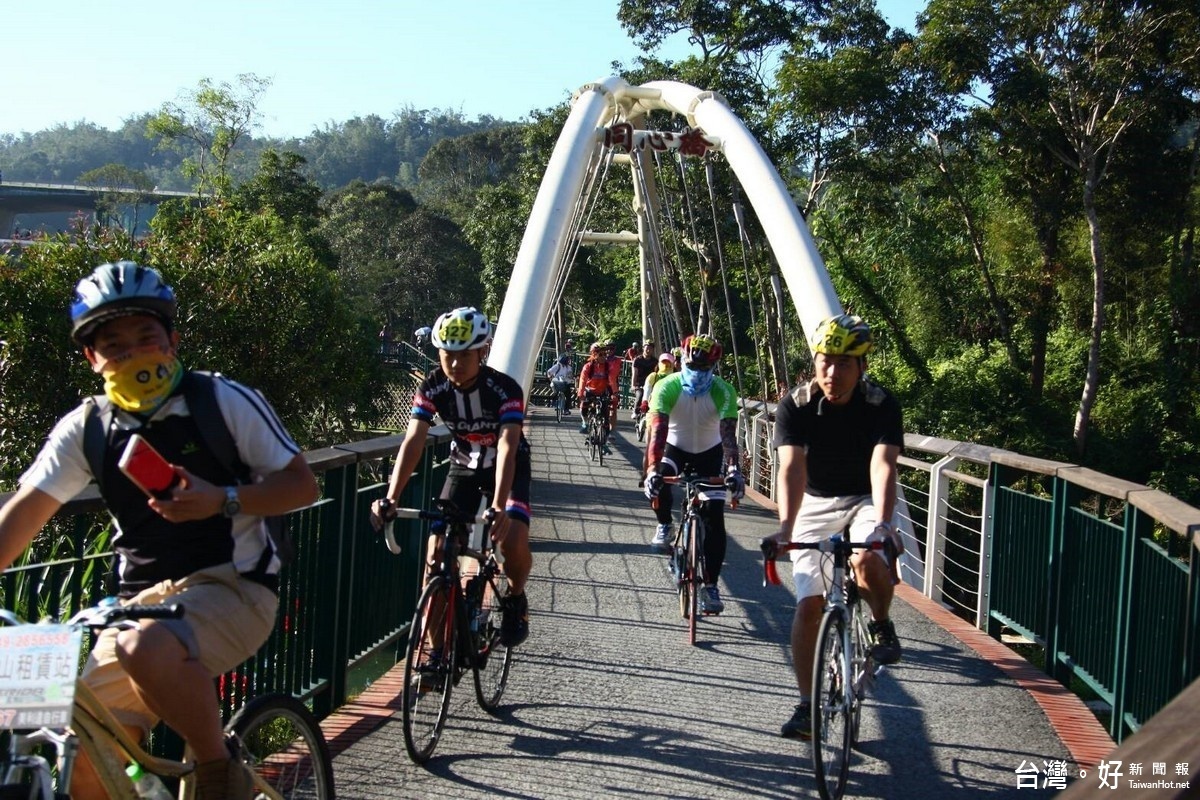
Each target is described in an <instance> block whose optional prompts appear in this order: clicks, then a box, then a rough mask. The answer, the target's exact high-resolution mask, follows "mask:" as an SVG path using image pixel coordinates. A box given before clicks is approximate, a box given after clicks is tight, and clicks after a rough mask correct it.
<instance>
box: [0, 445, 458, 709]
mask: <svg viewBox="0 0 1200 800" xmlns="http://www.w3.org/2000/svg"><path fill="white" fill-rule="evenodd" d="M403 438H404V437H403V436H387V437H382V438H378V439H372V440H370V441H365V442H358V443H352V444H346V445H340V446H337V447H330V448H326V449H323V450H317V451H312V452H309V453H306V454H305V455H306V457H307V459H308V462H309V465H310V466H311V467H312V468H313V471H314V472H316V473H317V475H318V477H319V478H320V480H321V483H322V486H323V489H322V496H321V499H320V500H318V501H317V502H316V503H315V504H313V505H312V506H310V507H308V508H305V509H302V510H299V511H296V512H293V513H292V514H289V515H288V516H287V523H288V530H289V531H290V533H291V535H292V537H293V539H294V541H295V544H296V552H297V556H296V560H295V561H294V562H293V563H292V564H290V565H289V566H288V567H287V568H286V570H285V571H284V573H283V576H282V580H281V585H280V592H279V619H278V622H277V624H276V627H275V630H274V632H273V633H272V634H271V636H270V638H269V639H268V640H267V642H266V643H265V644H264V645H263V647H262V648H261V649H260V650H259V652H258V653H257V654H256V655H255V656H254V657H253V658H251V659H249V660H247V661H246V662H245V663H243V664H241V665H239V666H238V667H237V668H236V669H234V670H231V671H230V672H229V673H227V674H226V675H224V676H222V677H221V679H220V680H219V689H220V692H221V697H222V705H223V710H224V711H225V713H227V714H228V713H231V712H232V711H233V710H235V709H236V708H238V707H239V706H240V705H241V704H242V703H243V702H245V700H246V699H247V698H248V697H252V696H255V695H258V694H263V693H268V692H286V693H289V694H293V695H295V696H297V697H300V698H302V699H304V700H306V701H308V702H309V703H310V705H311V706H312V708H313V711H314V713H315V714H316V715H317V717H318V718H324V717H325V716H326V715H328V714H329V713H330V712H331V711H333V710H334V709H336V708H338V707H339V706H341V705H343V704H344V703H345V702H346V700H347V697H348V693H349V691H350V683H349V679H350V674H351V671H352V669H353V668H354V667H355V666H356V665H358V664H360V663H363V662H365V661H366V660H367V659H369V658H371V657H372V656H374V655H376V654H379V653H388V652H389V651H390V652H391V653H394V652H396V651H398V650H399V647H400V643H401V642H402V641H403V637H404V634H405V632H406V631H407V628H408V624H409V621H410V619H411V617H412V613H413V608H414V606H415V604H416V600H417V592H418V589H419V586H420V576H421V562H422V559H421V557H420V553H421V550H422V546H421V545H420V544H419V540H420V537H419V535H418V534H419V527H418V526H419V523H417V522H415V521H402V520H397V522H396V525H397V528H396V531H395V534H396V539H397V541H398V542H401V543H402V547H403V551H404V552H403V553H402V554H401V556H399V557H396V556H393V555H391V554H390V553H389V552H388V551H387V550H386V548H384V546H383V543H382V539H381V537H380V536H378V535H376V534H374V533H373V532H372V531H371V530H370V527H369V525H368V524H367V522H366V518H367V513H368V508H369V506H370V504H371V502H372V501H373V500H374V499H375V498H377V497H380V496H381V495H382V493H383V491H384V489H385V488H386V480H387V476H388V474H389V471H390V468H391V461H392V458H393V457H394V456H395V453H396V451H397V449H398V448H399V445H400V442H402V441H403ZM449 440H450V436H449V432H448V431H447V430H446V429H445V428H444V427H439V428H434V429H433V430H432V431H431V432H430V435H429V438H428V441H427V446H426V449H425V455H424V458H423V459H422V462H421V464H420V465H419V467H418V469H417V471H416V472H415V474H414V476H413V479H412V480H411V481H410V482H409V484H408V486H407V487H406V489H405V496H404V498H403V502H404V503H405V504H406V505H414V506H419V507H422V508H427V507H428V506H429V503H430V499H431V498H432V496H433V495H434V494H435V493H436V491H437V490H439V489H440V487H441V485H442V483H443V481H444V479H445V473H446V468H447V461H446V459H447V455H448V453H449ZM6 500H7V496H0V504H3V502H4V501H6ZM57 519H58V520H61V523H60V525H61V526H62V527H64V528H68V529H70V531H71V532H70V535H69V538H70V543H71V552H70V553H68V554H62V553H59V554H56V557H55V558H54V559H52V560H48V561H45V562H42V563H35V564H27V565H24V566H21V567H14V568H11V569H9V570H7V571H5V572H4V573H3V575H2V576H0V590H2V591H3V597H2V598H0V602H2V603H3V605H4V607H5V608H8V609H10V610H13V611H15V612H16V613H18V614H19V615H21V616H22V617H25V618H26V619H40V618H43V617H46V616H52V617H57V618H65V617H67V616H69V615H70V614H71V613H73V612H75V611H77V610H78V609H80V608H83V607H85V606H88V605H91V604H93V603H95V602H97V601H99V600H100V599H101V598H103V597H106V596H108V595H111V594H113V591H114V581H113V574H112V573H113V554H112V551H111V550H110V549H108V548H107V547H97V546H96V543H97V542H100V543H106V542H107V536H106V531H107V527H108V520H107V514H106V513H105V512H104V510H103V505H102V504H101V502H100V499H99V497H98V495H97V494H96V492H95V488H94V487H89V489H88V490H87V491H86V492H84V493H83V494H81V495H80V497H79V498H76V499H75V500H72V501H71V502H70V503H68V504H66V505H65V506H63V509H62V510H61V511H60V513H59V515H58V517H57ZM387 660H388V659H384V661H385V666H384V667H382V668H381V669H380V671H382V670H383V669H386V661H387ZM392 660H393V661H394V659H392Z"/></svg>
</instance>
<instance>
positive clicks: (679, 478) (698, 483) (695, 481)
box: [651, 473, 738, 508]
mask: <svg viewBox="0 0 1200 800" xmlns="http://www.w3.org/2000/svg"><path fill="white" fill-rule="evenodd" d="M662 481H663V483H669V484H671V485H672V486H675V485H678V484H683V485H684V486H692V487H694V488H696V489H698V490H700V491H701V492H707V491H713V492H715V491H723V490H725V489H728V488H729V487H727V486H726V485H725V479H724V478H723V477H721V476H720V475H714V476H712V477H708V478H705V477H702V476H700V475H692V474H690V473H689V474H686V475H663V476H662ZM727 502H728V504H729V507H730V508H737V507H738V501H737V500H735V499H733V498H730V499H729V500H728V501H727ZM651 506H652V507H653V508H658V498H657V497H655V498H654V502H653V503H651Z"/></svg>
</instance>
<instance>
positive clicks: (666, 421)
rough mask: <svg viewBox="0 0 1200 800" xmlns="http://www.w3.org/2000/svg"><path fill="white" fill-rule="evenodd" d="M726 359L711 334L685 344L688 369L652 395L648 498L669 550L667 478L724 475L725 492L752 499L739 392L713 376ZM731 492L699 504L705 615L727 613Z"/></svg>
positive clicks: (657, 544) (660, 547)
mask: <svg viewBox="0 0 1200 800" xmlns="http://www.w3.org/2000/svg"><path fill="white" fill-rule="evenodd" d="M720 360H721V345H720V344H719V343H718V342H717V340H716V339H714V338H712V337H711V336H708V335H705V334H696V335H695V336H689V337H688V338H686V339H684V341H683V358H682V371H680V372H676V373H672V374H670V375H667V376H666V377H664V378H660V379H659V381H658V382H657V383H656V384H655V385H654V393H653V394H652V395H651V396H650V412H649V417H648V419H649V428H650V434H649V438H650V442H649V444H648V445H647V453H648V456H647V459H646V460H647V464H648V469H647V471H646V480H645V482H644V483H645V487H644V488H645V492H646V497H647V498H649V499H650V500H655V499H656V498H657V501H658V502H657V503H656V504H655V506H654V514H655V516H656V517H657V518H658V528H657V530H656V531H655V533H654V539H653V541H652V542H651V547H653V548H654V550H656V551H658V552H662V553H669V552H670V544H669V543H670V536H671V507H672V497H671V494H672V493H671V485H670V484H668V483H666V482H664V481H663V477H664V476H670V475H679V474H682V473H683V472H685V471H686V470H687V469H688V468H689V467H690V468H691V469H692V470H693V471H694V472H696V473H697V474H698V475H700V476H702V477H710V476H714V475H721V474H724V475H725V486H726V489H727V490H728V491H729V492H730V493H731V494H732V495H733V498H734V499H735V500H736V499H738V498H740V497H741V496H742V495H743V494H744V493H745V481H744V480H743V479H742V474H741V472H740V471H739V470H738V464H739V456H738V445H737V414H738V410H737V392H736V391H735V390H734V388H733V386H731V385H730V384H729V382H728V381H726V380H725V379H723V378H719V377H717V376H716V375H714V374H713V371H714V370H715V369H716V367H717V363H718V362H719V361H720ZM725 494H726V492H725V491H709V492H705V493H704V495H703V496H702V497H703V502H702V503H701V505H700V515H701V517H702V518H703V519H704V528H705V532H706V533H705V539H704V591H703V592H702V593H701V595H700V610H701V611H702V612H704V613H705V614H720V613H721V612H722V611H724V610H725V605H724V603H722V602H721V593H720V591H719V590H718V588H717V579H718V578H720V576H721V566H722V565H723V564H724V563H725Z"/></svg>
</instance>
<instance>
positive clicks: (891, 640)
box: [867, 619, 901, 664]
mask: <svg viewBox="0 0 1200 800" xmlns="http://www.w3.org/2000/svg"><path fill="white" fill-rule="evenodd" d="M867 631H868V632H869V633H870V634H871V640H872V645H871V657H872V658H874V659H875V663H876V664H895V663H896V662H897V661H899V660H900V650H901V648H900V637H898V636H897V635H896V626H895V625H893V624H892V621H891V620H890V619H885V620H882V621H880V622H875V621H874V620H872V621H871V622H868V623H867Z"/></svg>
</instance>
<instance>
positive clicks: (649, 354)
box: [629, 340, 657, 419]
mask: <svg viewBox="0 0 1200 800" xmlns="http://www.w3.org/2000/svg"><path fill="white" fill-rule="evenodd" d="M631 361H632V369H631V371H632V372H633V377H632V379H631V386H632V388H633V410H632V411H630V412H629V416H630V417H631V418H632V419H637V415H638V410H639V409H640V408H641V405H642V399H643V395H642V390H643V389H644V388H645V387H644V384H645V382H646V377H647V376H648V375H649V374H650V373H651V372H653V371H654V368H655V366H657V362H656V361H655V360H654V342H652V341H650V340H646V342H645V344H643V345H642V352H641V355H638V356H635V357H634V358H633V359H631Z"/></svg>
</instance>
